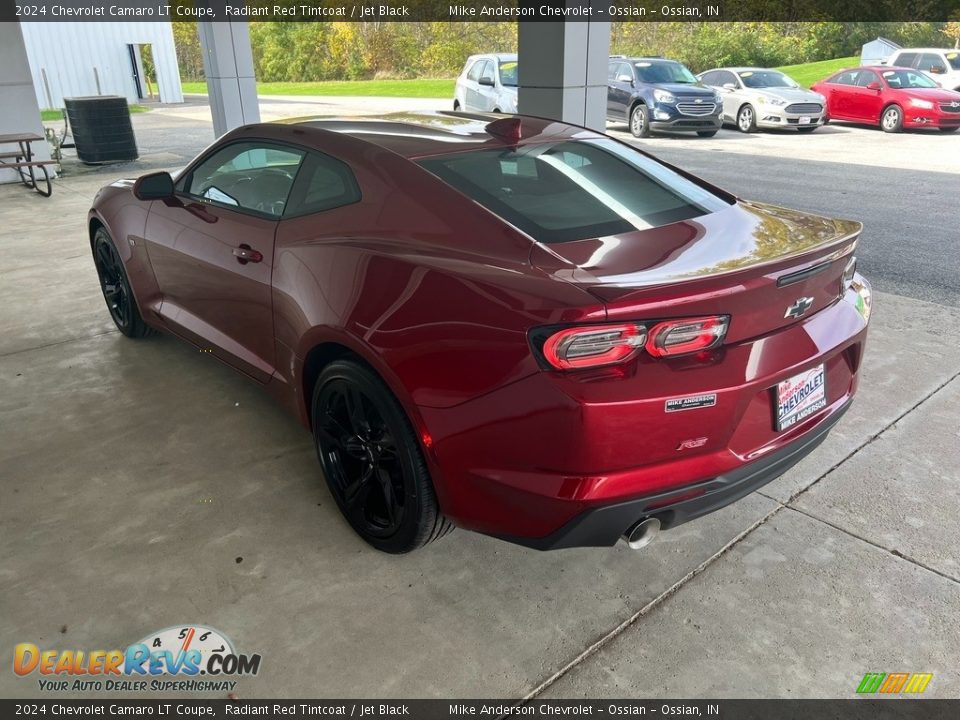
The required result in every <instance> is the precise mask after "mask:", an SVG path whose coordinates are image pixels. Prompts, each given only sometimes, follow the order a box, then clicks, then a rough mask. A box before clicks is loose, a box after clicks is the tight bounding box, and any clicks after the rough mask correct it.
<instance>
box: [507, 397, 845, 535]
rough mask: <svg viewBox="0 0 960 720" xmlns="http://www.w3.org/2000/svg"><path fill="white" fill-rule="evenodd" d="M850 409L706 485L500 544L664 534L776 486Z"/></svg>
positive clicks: (597, 511)
mask: <svg viewBox="0 0 960 720" xmlns="http://www.w3.org/2000/svg"><path fill="white" fill-rule="evenodd" d="M850 403H851V401H850V400H847V401H846V402H844V403H843V404H842V405H841V406H840V407H839V408H837V409H836V410H835V411H834V412H833V413H832V414H831V415H830V416H828V417H827V418H826V419H825V420H824V421H823V422H821V423H820V425H818V426H817V427H816V428H814V429H813V430H812V431H810V432H809V433H807V435H805V436H804V437H802V438H801V439H800V440H797V441H796V442H795V443H793V444H792V445H788V446H787V447H785V448H783V449H782V450H779V451H777V452H774V453H771V454H770V455H768V456H766V457H764V458H761V459H760V460H756V461H754V462H752V463H748V464H746V465H743V466H741V467H739V468H737V469H735V470H731V471H730V472H728V473H725V474H723V475H720V476H718V477H715V478H713V479H711V480H706V481H704V482H701V483H697V484H695V485H689V486H686V487H683V488H679V489H676V490H672V491H669V492H663V493H658V494H656V495H649V496H647V497H642V498H637V499H635V500H628V501H626V502H620V503H615V504H612V505H603V506H600V507H595V508H592V509H590V510H587V511H586V512H583V513H581V514H580V515H578V516H577V517H575V518H573V519H572V520H570V521H569V522H568V523H567V524H565V525H564V526H563V527H561V528H559V529H558V530H556V531H555V532H552V533H550V534H549V535H547V536H545V537H539V538H528V537H516V536H500V538H501V539H502V540H507V541H508V542H512V543H516V544H518V545H524V546H526V547H530V548H534V549H536V550H560V549H562V548H572V547H608V546H610V545H614V544H616V542H617V540H619V539H620V537H621V536H622V535H623V534H624V533H625V532H626V531H627V530H628V529H629V528H631V527H633V525H635V524H636V523H637V522H639V521H641V520H644V519H646V518H657V519H658V520H659V521H660V527H661V529H663V530H669V529H670V528H673V527H676V526H678V525H682V524H683V523H685V522H689V521H690V520H695V519H696V518H698V517H701V516H702V515H708V514H709V513H712V512H715V511H717V510H720V509H721V508H724V507H726V506H727V505H730V504H731V503H734V502H736V501H737V500H739V499H740V498H743V497H746V496H747V495H749V494H750V493H752V492H754V491H755V490H759V489H760V488H762V487H763V486H764V485H766V484H767V483H769V482H771V481H773V480H776V479H777V478H778V477H780V476H781V475H783V473H785V472H786V471H787V470H789V469H790V468H792V467H793V466H794V465H796V464H797V463H798V462H800V461H801V460H802V459H803V458H805V457H806V456H807V455H809V454H810V453H811V452H812V451H813V450H814V449H815V448H816V447H817V446H818V445H820V443H822V442H823V441H824V440H825V439H826V437H827V434H828V433H829V432H830V430H831V428H833V426H834V425H836V423H837V421H838V420H839V419H840V418H841V417H842V416H843V414H844V413H845V412H846V411H847V410H848V409H849V407H850ZM691 495H694V496H693V497H691Z"/></svg>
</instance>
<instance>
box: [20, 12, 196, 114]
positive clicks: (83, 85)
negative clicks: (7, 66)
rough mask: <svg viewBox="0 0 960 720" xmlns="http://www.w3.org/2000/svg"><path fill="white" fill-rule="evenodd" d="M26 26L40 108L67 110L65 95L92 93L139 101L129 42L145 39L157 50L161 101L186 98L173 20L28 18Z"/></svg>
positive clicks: (28, 54)
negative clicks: (92, 20)
mask: <svg viewBox="0 0 960 720" xmlns="http://www.w3.org/2000/svg"><path fill="white" fill-rule="evenodd" d="M21 27H22V29H23V39H24V42H25V44H26V48H27V57H28V58H29V60H30V71H31V74H32V76H33V85H34V89H35V90H36V93H37V103H38V104H39V105H40V107H41V108H62V107H63V98H64V97H83V96H87V95H121V96H123V97H126V98H127V101H128V102H131V103H135V102H137V101H138V98H137V89H136V83H135V81H134V79H133V68H132V65H131V62H130V51H129V49H128V48H127V45H128V44H140V43H149V44H150V46H151V47H152V49H153V61H154V65H155V66H156V68H157V78H156V80H157V85H158V86H159V95H160V102H164V103H180V102H183V89H182V87H181V86H180V68H179V65H178V64H177V53H176V49H175V47H174V44H173V28H172V27H171V25H170V23H168V22H102V23H100V22H24V23H21ZM44 76H46V79H44ZM98 83H99V87H98ZM154 92H157V88H156V87H155V88H154ZM143 93H144V95H146V94H147V87H146V83H145V82H144V83H143Z"/></svg>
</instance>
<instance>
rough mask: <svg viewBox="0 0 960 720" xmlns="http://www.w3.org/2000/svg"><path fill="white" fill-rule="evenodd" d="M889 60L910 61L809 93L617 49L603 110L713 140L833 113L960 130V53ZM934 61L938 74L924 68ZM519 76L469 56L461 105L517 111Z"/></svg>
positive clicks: (775, 79)
mask: <svg viewBox="0 0 960 720" xmlns="http://www.w3.org/2000/svg"><path fill="white" fill-rule="evenodd" d="M934 52H936V53H940V54H939V55H935V54H934ZM891 60H893V61H895V62H902V63H904V64H905V65H906V64H907V63H909V64H911V65H912V67H901V66H899V65H893V64H888V65H882V66H865V67H860V68H853V69H849V70H843V71H841V72H838V73H836V74H835V75H833V76H831V77H829V78H827V79H826V80H823V81H821V82H819V83H816V84H815V85H814V86H813V87H812V88H810V89H809V90H806V89H804V88H802V87H801V86H800V84H799V83H797V82H796V81H795V80H793V79H792V78H791V77H789V76H788V75H786V74H784V73H782V72H780V71H779V70H771V69H768V68H758V67H722V68H713V69H711V70H707V71H705V72H702V73H700V74H699V75H694V74H693V73H692V72H690V70H689V69H688V68H687V67H686V66H685V65H684V64H683V63H681V62H678V61H676V60H670V59H666V58H661V57H632V58H628V57H624V56H612V57H611V58H610V63H609V67H608V72H607V107H606V117H607V120H608V121H610V122H626V123H627V124H628V126H629V128H630V132H631V133H632V134H633V136H634V137H638V138H643V137H647V136H649V135H650V133H652V132H655V131H671V132H695V133H696V134H697V135H699V136H700V137H713V136H714V135H716V134H717V131H718V130H720V128H721V127H723V126H724V125H732V126H734V127H736V128H737V129H739V130H740V131H741V132H745V133H751V132H755V131H756V130H758V129H763V128H792V129H795V130H797V132H801V133H809V132H813V131H814V130H816V129H817V128H818V127H820V126H822V125H825V124H827V123H828V122H830V121H831V120H842V121H848V122H856V123H866V124H871V125H877V126H879V127H880V128H881V129H883V130H884V131H885V132H899V131H900V130H902V129H903V128H923V127H931V128H938V129H939V130H940V131H942V132H955V131H956V130H957V129H958V128H960V92H958V91H955V90H952V89H947V85H949V84H950V82H953V81H954V78H953V75H952V73H954V72H956V74H957V78H956V80H955V81H956V82H957V83H958V84H960V54H958V53H957V52H953V51H929V52H928V51H925V50H924V51H920V50H914V51H907V50H903V51H899V52H898V53H897V54H896V55H895V56H893V57H892V58H891ZM951 63H953V64H951ZM928 64H929V71H930V72H931V73H936V74H937V75H938V78H937V80H935V79H934V78H933V76H932V75H930V74H928V72H927V70H924V69H921V68H926V67H927V65H928ZM517 77H518V58H517V55H516V54H490V55H472V56H470V58H468V59H467V62H466V64H465V65H464V68H463V72H462V73H461V74H460V77H459V78H457V83H456V90H455V94H454V102H453V108H454V110H464V111H479V112H495V113H499V112H503V113H515V112H517V85H518V82H517ZM944 83H946V84H944Z"/></svg>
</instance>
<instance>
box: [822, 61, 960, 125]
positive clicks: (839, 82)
mask: <svg viewBox="0 0 960 720" xmlns="http://www.w3.org/2000/svg"><path fill="white" fill-rule="evenodd" d="M810 89H811V90H813V91H815V92H818V93H820V94H821V95H823V96H824V97H826V98H827V115H828V116H829V117H830V119H831V120H847V121H850V122H859V123H868V124H870V125H879V126H880V128H881V129H882V130H883V131H884V132H891V133H893V132H900V131H901V130H902V129H903V128H938V129H939V130H940V132H956V131H957V129H958V128H960V93H958V92H954V91H953V90H944V89H943V88H941V87H940V86H939V85H937V84H936V83H935V82H934V81H933V80H932V79H931V78H930V76H929V75H926V74H925V73H922V72H920V71H919V70H912V69H910V68H901V67H889V66H886V65H877V66H868V67H860V68H854V69H853V70H843V71H841V72H838V73H837V74H836V75H833V76H832V77H829V78H827V79H826V80H823V81H822V82H818V83H816V84H815V85H813V86H812V87H811V88H810Z"/></svg>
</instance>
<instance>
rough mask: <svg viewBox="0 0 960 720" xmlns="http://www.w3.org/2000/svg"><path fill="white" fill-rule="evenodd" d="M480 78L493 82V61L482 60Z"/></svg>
mask: <svg viewBox="0 0 960 720" xmlns="http://www.w3.org/2000/svg"><path fill="white" fill-rule="evenodd" d="M480 79H481V80H490V82H493V63H492V62H491V61H490V60H484V61H483V67H481V68H480Z"/></svg>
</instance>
